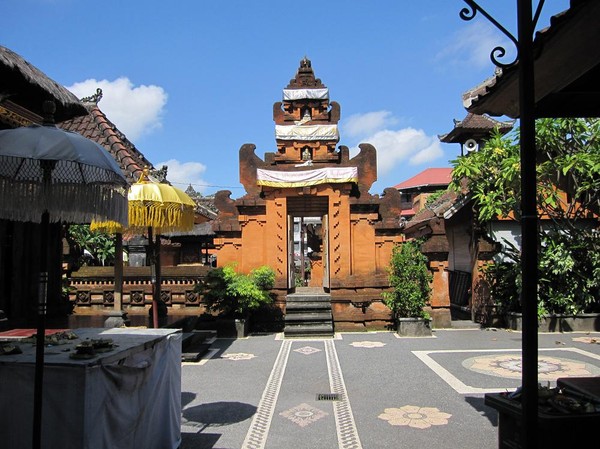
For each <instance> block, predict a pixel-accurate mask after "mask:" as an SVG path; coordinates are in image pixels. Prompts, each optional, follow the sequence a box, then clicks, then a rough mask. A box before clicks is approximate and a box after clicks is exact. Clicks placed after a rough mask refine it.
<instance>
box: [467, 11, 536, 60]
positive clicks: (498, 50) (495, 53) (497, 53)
mask: <svg viewBox="0 0 600 449" xmlns="http://www.w3.org/2000/svg"><path fill="white" fill-rule="evenodd" d="M464 2H465V3H466V4H467V5H468V6H469V7H468V8H463V9H461V10H460V13H459V16H460V18H461V19H462V20H464V21H469V20H473V19H474V18H475V16H476V15H477V13H478V12H479V13H481V14H482V15H483V16H484V17H485V18H486V19H488V20H489V21H490V22H491V23H492V25H494V26H495V27H496V28H497V29H499V30H500V31H502V33H503V34H504V35H505V36H506V37H508V38H509V39H510V40H511V41H512V42H513V43H514V44H515V48H516V49H517V56H516V57H515V59H514V60H512V61H511V62H510V63H508V64H505V63H503V62H500V61H499V59H498V58H503V57H504V56H505V55H506V49H505V48H504V47H502V46H500V45H499V46H497V47H494V49H493V50H492V51H491V53H490V59H491V60H492V62H493V63H494V65H496V66H498V67H502V68H506V67H508V66H511V65H512V64H514V63H515V62H516V61H517V60H518V59H519V41H518V40H517V39H516V38H515V37H514V36H513V35H512V34H511V33H510V31H508V30H507V29H506V28H504V27H503V26H502V25H501V24H500V22H498V21H497V20H496V19H494V18H493V17H492V16H491V15H490V14H489V13H488V12H487V11H486V10H485V9H483V8H482V7H481V6H479V5H478V4H477V2H476V1H475V0H464ZM542 4H543V0H542V1H541V2H540V5H538V11H537V12H536V17H538V16H539V11H540V10H541V5H542Z"/></svg>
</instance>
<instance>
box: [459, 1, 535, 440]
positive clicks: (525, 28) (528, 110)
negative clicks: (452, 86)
mask: <svg viewBox="0 0 600 449" xmlns="http://www.w3.org/2000/svg"><path fill="white" fill-rule="evenodd" d="M464 2H465V3H466V4H467V5H468V6H469V8H464V9H462V10H461V11H460V17H461V18H462V19H463V20H471V19H473V18H474V17H475V15H476V14H477V13H478V12H479V13H481V14H482V15H483V16H484V17H486V18H487V19H488V20H489V21H490V22H491V23H492V24H493V25H494V26H495V27H496V28H498V29H499V30H500V31H502V33H504V34H505V35H506V36H507V37H508V38H509V39H510V40H511V41H512V42H513V43H514V44H515V45H516V48H517V57H516V59H515V60H514V61H512V62H511V63H510V64H504V63H502V62H500V61H499V60H498V59H497V57H503V56H504V55H505V54H506V52H505V50H504V48H502V47H495V48H494V49H493V50H492V52H491V54H490V57H491V60H492V62H493V63H494V64H495V65H496V66H498V67H501V68H507V67H509V66H512V65H514V64H517V62H518V69H519V119H520V135H519V144H520V162H521V238H522V246H521V275H522V280H523V281H522V282H523V284H522V290H521V308H522V314H523V342H522V373H521V375H522V388H523V393H522V400H521V407H522V415H521V419H522V426H521V428H522V434H521V440H522V446H523V447H524V448H535V447H537V421H538V405H537V402H538V397H537V396H538V390H537V389H538V377H537V374H538V373H537V357H538V336H537V284H538V268H537V266H538V255H537V248H538V232H537V228H538V217H537V202H536V149H535V83H534V64H533V33H534V30H535V25H536V23H537V21H538V19H539V16H540V13H541V10H542V8H543V6H544V0H540V1H539V3H538V6H537V9H536V11H535V16H533V14H532V2H531V0H517V23H518V38H515V37H514V36H513V35H512V34H511V33H510V32H508V31H507V30H506V29H505V28H504V27H503V26H502V25H501V24H500V23H498V21H496V20H495V19H494V18H493V17H492V16H491V15H490V14H488V13H487V12H486V11H485V10H484V9H483V8H481V6H479V5H478V4H477V3H476V2H475V1H474V0H464Z"/></svg>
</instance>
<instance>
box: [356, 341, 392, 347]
mask: <svg viewBox="0 0 600 449" xmlns="http://www.w3.org/2000/svg"><path fill="white" fill-rule="evenodd" d="M350 346H354V347H355V348H369V349H370V348H383V347H384V346H385V343H382V342H380V341H355V342H354V343H350Z"/></svg>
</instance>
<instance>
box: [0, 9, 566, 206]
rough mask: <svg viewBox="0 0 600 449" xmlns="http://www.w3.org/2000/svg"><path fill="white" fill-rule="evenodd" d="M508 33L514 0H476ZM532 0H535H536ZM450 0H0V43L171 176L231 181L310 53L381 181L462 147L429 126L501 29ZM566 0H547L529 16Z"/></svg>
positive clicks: (380, 184)
mask: <svg viewBox="0 0 600 449" xmlns="http://www.w3.org/2000/svg"><path fill="white" fill-rule="evenodd" d="M479 3H480V4H481V5H482V6H483V7H485V8H486V9H487V10H488V12H490V13H491V14H492V15H493V16H494V17H495V18H496V19H497V20H498V21H499V22H501V23H502V24H503V25H504V26H505V27H506V28H508V29H509V30H510V31H511V32H513V33H514V34H516V19H517V17H516V0H501V1H499V0H480V1H479ZM534 3H535V4H537V2H536V1H534ZM464 6H465V3H464V2H463V1H461V0H420V1H406V0H405V1H401V0H379V1H375V0H374V1H364V0H363V1H356V0H335V1H327V0H323V1H321V2H313V3H307V4H305V5H303V4H302V2H301V3H294V2H282V1H275V0H260V1H252V0H245V1H238V0H218V1H203V0H179V1H173V2H166V1H155V0H144V1H138V0H120V1H113V0H102V1H98V2H94V1H87V0H0V12H1V14H2V18H3V20H2V27H1V28H0V45H3V46H6V47H8V48H10V49H11V50H13V51H15V52H16V53H18V54H20V55H21V56H23V57H24V58H25V59H26V60H28V61H29V62H30V63H31V64H33V65H34V66H36V67H38V68H39V69H40V70H42V71H43V72H44V73H46V74H47V75H48V76H49V77H51V78H52V79H54V80H56V81H57V82H59V83H61V84H63V85H65V86H67V87H68V88H69V89H71V90H72V91H73V92H75V93H76V95H77V96H78V97H83V96H89V95H92V94H93V93H94V92H95V90H96V87H101V88H102V89H103V91H104V97H103V99H102V100H101V101H100V103H99V106H100V108H101V109H102V110H103V111H104V112H105V113H106V115H107V116H108V118H109V119H110V120H112V121H113V122H114V123H115V124H116V125H117V126H118V127H119V129H120V130H121V131H122V132H124V133H125V134H126V135H127V137H128V138H129V140H131V141H132V142H134V144H135V145H136V147H137V148H138V149H139V150H140V151H141V152H142V153H144V155H145V156H146V157H147V158H148V159H149V160H150V161H152V163H153V164H154V165H155V166H157V167H159V166H160V165H163V164H166V165H168V166H169V175H168V178H169V180H171V181H172V182H173V184H174V185H176V186H178V187H182V188H185V187H187V185H188V184H192V185H193V186H194V188H195V189H196V190H197V191H198V192H201V193H203V194H211V193H214V192H216V191H218V190H222V189H227V190H231V191H232V197H233V198H237V197H240V196H242V195H243V194H244V190H243V188H242V187H241V185H240V183H239V170H238V152H239V149H240V147H241V146H242V145H243V144H244V143H254V144H255V145H256V147H257V149H256V154H257V155H258V156H260V157H263V156H264V153H265V152H273V151H276V145H275V137H274V129H275V125H274V122H273V103H274V102H276V101H280V100H281V96H282V89H283V88H284V87H286V86H287V84H288V82H289V80H290V79H291V78H293V77H294V75H295V73H296V69H297V68H298V66H299V61H300V60H301V59H302V58H303V57H304V56H307V57H308V58H309V59H310V60H311V61H312V67H313V69H314V71H315V75H316V76H317V77H318V78H320V79H321V80H322V82H323V83H324V84H325V85H326V86H327V87H328V88H329V91H330V99H331V100H332V101H337V102H338V103H340V105H341V111H342V115H341V121H340V134H341V139H340V142H339V144H340V145H346V146H348V147H350V148H356V147H357V145H358V144H359V143H360V142H369V143H372V144H373V145H375V147H376V148H377V154H378V173H379V176H378V181H377V182H376V183H375V185H374V186H373V188H372V189H371V193H381V192H382V191H383V189H384V188H385V187H389V186H393V185H395V184H397V183H400V182H402V181H403V180H405V179H408V178H410V177H411V176H413V175H415V174H417V173H419V172H420V171H422V170H424V169H425V168H428V167H445V166H449V160H451V159H454V158H456V156H457V155H459V154H460V148H459V147H458V145H456V144H442V143H440V142H439V139H438V137H437V136H438V135H439V134H444V133H447V132H449V131H450V130H451V129H452V128H453V121H452V120H453V119H458V120H461V119H463V118H464V116H465V115H466V111H465V109H464V108H463V106H462V101H461V95H462V93H463V92H464V91H466V90H468V89H470V88H471V87H474V86H475V85H477V84H479V83H481V82H482V81H483V80H484V79H485V78H487V77H489V76H491V75H492V74H493V71H494V67H493V65H492V63H491V62H490V60H489V53H490V51H491V50H492V48H494V47H495V46H496V45H498V44H501V45H504V46H505V48H506V49H507V50H508V51H509V53H510V52H513V54H514V50H513V48H512V46H511V45H512V44H510V43H509V42H508V40H507V39H506V38H505V37H504V36H503V35H502V34H501V33H500V32H498V31H497V30H496V29H495V28H494V27H493V26H492V25H490V24H489V23H488V22H487V21H486V19H485V18H483V17H482V16H480V15H478V16H477V17H476V19H475V20H472V21H469V22H464V21H462V20H461V19H460V17H459V11H460V10H461V9H462V8H463V7H464ZM567 8H568V0H549V1H547V2H546V5H545V7H544V14H543V15H542V17H541V19H540V22H539V25H538V29H539V28H541V27H545V26H547V25H548V24H549V17H550V16H551V15H554V14H557V13H558V12H560V11H563V10H565V9H567Z"/></svg>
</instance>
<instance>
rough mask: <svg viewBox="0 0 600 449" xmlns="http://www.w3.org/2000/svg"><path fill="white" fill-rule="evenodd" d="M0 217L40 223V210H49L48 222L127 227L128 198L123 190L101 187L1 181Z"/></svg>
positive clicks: (95, 185) (99, 185) (98, 185)
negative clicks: (104, 223)
mask: <svg viewBox="0 0 600 449" xmlns="http://www.w3.org/2000/svg"><path fill="white" fill-rule="evenodd" d="M0 191H1V192H2V195H1V196H0V218H2V219H6V220H12V221H30V222H33V223H40V222H41V213H40V211H44V210H47V211H50V221H51V222H61V221H64V222H68V223H90V222H91V221H107V220H112V221H116V222H118V223H121V224H123V225H124V226H127V198H126V197H125V196H124V192H123V191H122V189H115V188H114V187H111V186H107V185H104V184H52V185H51V186H50V188H49V189H47V190H44V188H43V186H42V185H40V184H37V183H36V184H31V183H20V182H14V181H11V180H7V179H0Z"/></svg>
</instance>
